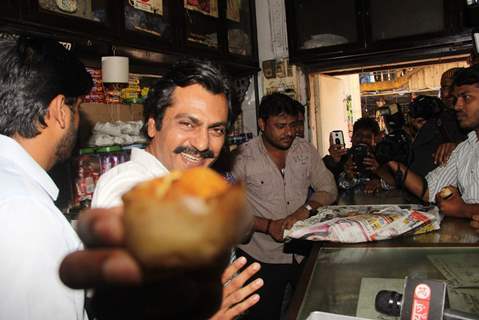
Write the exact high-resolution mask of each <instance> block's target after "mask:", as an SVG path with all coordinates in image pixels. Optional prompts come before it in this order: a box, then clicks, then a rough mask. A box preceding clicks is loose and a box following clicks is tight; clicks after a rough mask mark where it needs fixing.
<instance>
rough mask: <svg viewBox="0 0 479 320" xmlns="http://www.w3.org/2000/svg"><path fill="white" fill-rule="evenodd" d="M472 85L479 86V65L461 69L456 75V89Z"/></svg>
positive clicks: (454, 82)
mask: <svg viewBox="0 0 479 320" xmlns="http://www.w3.org/2000/svg"><path fill="white" fill-rule="evenodd" d="M471 84H475V85H477V86H479V65H477V64H476V65H473V66H471V67H469V68H463V69H460V70H458V71H457V72H456V73H455V74H454V81H453V86H454V87H459V86H463V85H471Z"/></svg>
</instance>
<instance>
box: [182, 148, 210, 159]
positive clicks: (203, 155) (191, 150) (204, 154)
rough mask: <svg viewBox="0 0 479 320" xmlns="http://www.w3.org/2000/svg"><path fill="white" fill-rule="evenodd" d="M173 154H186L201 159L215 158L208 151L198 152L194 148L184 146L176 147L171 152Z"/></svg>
mask: <svg viewBox="0 0 479 320" xmlns="http://www.w3.org/2000/svg"><path fill="white" fill-rule="evenodd" d="M173 152H174V153H176V154H180V153H186V154H189V155H192V156H194V157H197V156H200V157H201V158H203V159H208V158H214V157H215V154H214V153H213V151H211V150H210V149H207V150H203V151H200V150H198V149H196V148H194V147H186V146H179V147H176V149H175V150H173Z"/></svg>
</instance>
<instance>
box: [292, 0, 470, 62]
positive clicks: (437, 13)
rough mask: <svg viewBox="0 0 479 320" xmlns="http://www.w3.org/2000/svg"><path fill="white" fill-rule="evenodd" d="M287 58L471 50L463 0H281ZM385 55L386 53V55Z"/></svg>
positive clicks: (321, 59)
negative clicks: (287, 50)
mask: <svg viewBox="0 0 479 320" xmlns="http://www.w3.org/2000/svg"><path fill="white" fill-rule="evenodd" d="M285 1H286V10H287V25H288V41H289V52H290V59H291V60H293V61H295V62H299V63H305V64H316V65H318V66H321V65H323V66H324V65H327V64H329V65H331V62H333V61H334V64H335V67H338V66H341V64H343V65H344V64H348V63H349V64H354V62H355V61H356V62H364V61H365V60H367V59H370V60H371V59H372V57H374V56H376V58H377V60H376V61H375V62H376V63H382V62H385V61H382V58H390V56H391V54H394V53H399V52H401V54H403V55H405V56H407V54H408V53H412V52H414V54H416V55H418V56H421V55H428V54H432V55H434V54H438V53H440V52H441V50H440V48H444V47H447V50H444V53H445V54H454V53H456V52H464V51H465V50H467V49H469V48H470V29H467V28H466V27H465V26H464V25H465V24H464V18H463V16H464V12H465V1H462V0H424V1H415V0H388V1H383V0H337V1H315V0H285ZM388 55H389V56H388Z"/></svg>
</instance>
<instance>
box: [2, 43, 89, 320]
mask: <svg viewBox="0 0 479 320" xmlns="http://www.w3.org/2000/svg"><path fill="white" fill-rule="evenodd" d="M91 87H92V80H91V77H90V75H89V74H88V72H87V71H86V70H85V67H84V66H83V64H82V63H81V62H80V61H79V60H77V59H76V58H75V57H74V56H73V55H72V54H71V53H70V52H68V51H67V50H65V49H64V48H63V47H62V46H61V45H60V44H59V43H58V42H56V41H52V40H46V39H37V38H29V37H20V38H17V39H16V40H11V39H8V40H5V39H4V40H0V97H1V98H0V150H1V153H0V225H1V226H2V232H0V255H1V256H2V257H3V259H2V263H1V266H0V283H1V285H0V296H1V297H2V298H1V299H0V319H15V320H27V319H28V320H32V319H48V320H51V319H58V320H64V319H69V320H70V319H86V318H87V316H86V314H85V311H84V291H82V290H72V289H69V288H67V287H66V286H65V285H64V284H62V282H61V281H60V278H59V276H58V269H59V267H60V263H61V261H62V259H63V258H64V256H65V255H66V254H68V253H70V252H72V251H74V250H78V249H79V248H81V242H80V240H79V238H78V236H77V235H76V233H75V231H74V230H73V229H72V227H71V226H70V224H69V223H68V221H67V220H66V219H65V217H64V215H63V214H62V213H61V212H60V211H59V210H58V209H57V207H56V206H55V204H54V202H53V201H54V200H55V199H56V198H57V196H58V188H57V186H56V185H55V183H54V182H53V181H52V179H51V178H50V177H49V175H48V174H47V172H46V171H47V170H49V169H50V168H52V167H53V165H54V164H55V163H57V162H59V161H62V160H65V159H66V158H68V157H69V156H70V153H71V150H72V148H73V146H74V144H75V139H76V132H77V128H78V121H79V112H78V105H79V103H80V100H81V99H80V97H81V96H83V95H85V94H86V93H88V92H89V91H90V89H91Z"/></svg>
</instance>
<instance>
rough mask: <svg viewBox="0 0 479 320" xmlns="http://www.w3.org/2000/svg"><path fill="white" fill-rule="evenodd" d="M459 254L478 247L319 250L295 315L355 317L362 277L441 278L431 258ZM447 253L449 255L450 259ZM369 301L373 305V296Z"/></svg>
mask: <svg viewBox="0 0 479 320" xmlns="http://www.w3.org/2000/svg"><path fill="white" fill-rule="evenodd" d="M459 254H461V255H467V256H469V255H471V256H469V257H477V255H478V254H479V248H477V247H475V248H447V247H446V248H357V247H356V248H324V249H321V250H320V251H319V254H318V258H317V261H316V265H315V267H314V270H313V272H312V274H311V278H310V281H309V284H308V288H307V289H306V293H305V296H304V299H303V302H302V305H301V309H300V312H299V316H298V317H297V318H298V319H306V318H307V317H308V316H309V314H310V313H311V312H313V311H324V312H332V313H337V314H343V315H350V316H356V311H357V306H358V299H359V292H360V289H361V286H362V281H365V280H364V279H365V278H369V279H370V278H383V279H384V278H385V279H388V280H389V279H398V280H396V282H397V281H400V280H404V278H405V277H413V278H423V279H424V278H425V279H438V280H445V275H444V274H443V273H441V271H440V269H438V267H437V265H435V264H433V262H432V261H433V260H432V259H431V258H436V257H439V256H441V257H442V258H444V259H445V261H454V262H456V261H457V260H458V257H459V256H458V255H459ZM448 255H452V256H450V257H451V258H450V260H448ZM467 256H466V257H467ZM474 259H475V258H474ZM369 279H368V280H369ZM376 281H377V280H376ZM382 289H386V290H387V289H390V288H388V287H384V288H382ZM391 289H392V288H391ZM396 291H397V289H396ZM368 300H369V299H368ZM370 301H371V304H372V306H373V307H374V297H371V299H370ZM449 302H450V304H451V305H450V308H452V309H457V308H458V306H457V305H456V306H455V305H454V304H453V301H452V300H451V298H450V299H449ZM456 303H457V301H456ZM458 310H462V309H461V307H459V309H458Z"/></svg>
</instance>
